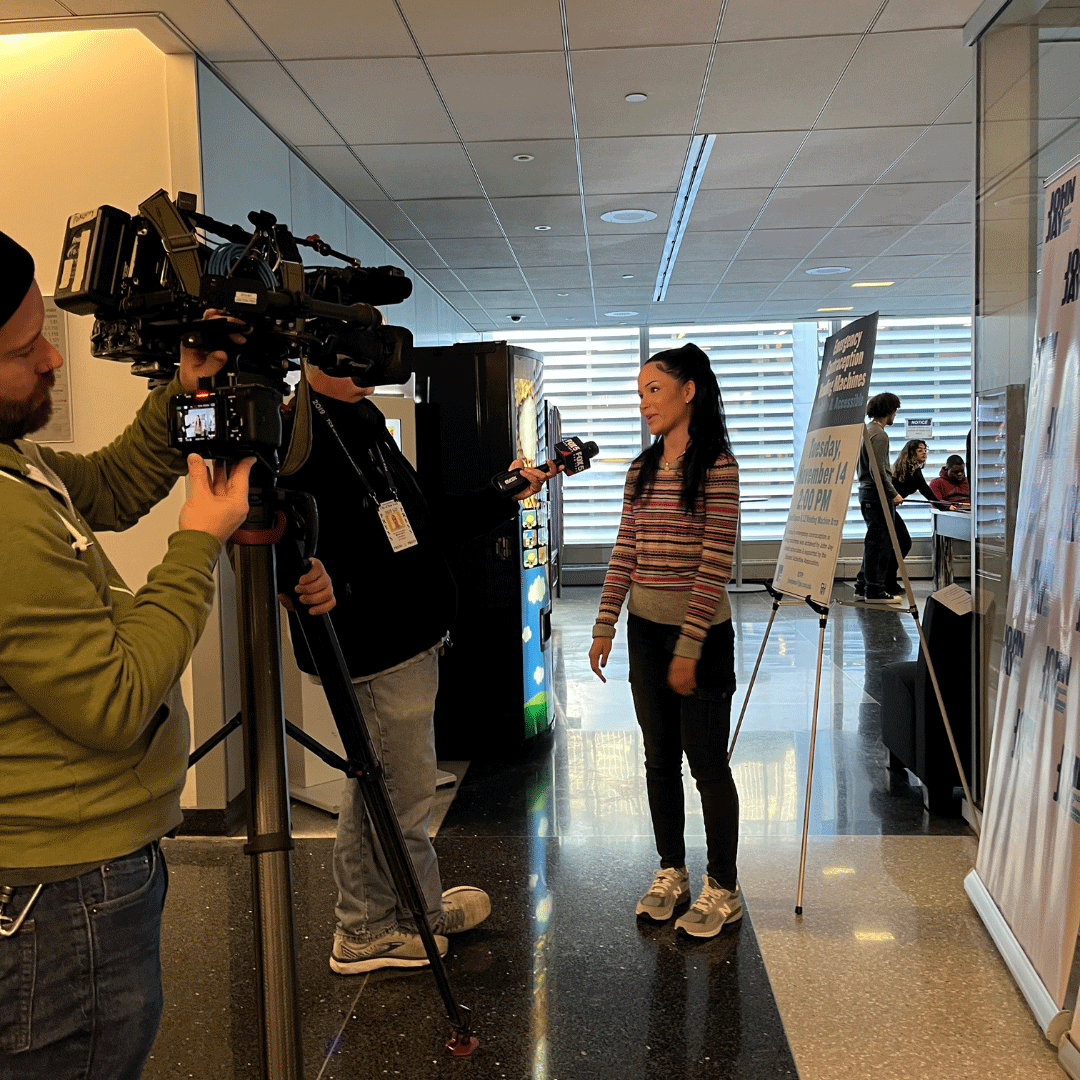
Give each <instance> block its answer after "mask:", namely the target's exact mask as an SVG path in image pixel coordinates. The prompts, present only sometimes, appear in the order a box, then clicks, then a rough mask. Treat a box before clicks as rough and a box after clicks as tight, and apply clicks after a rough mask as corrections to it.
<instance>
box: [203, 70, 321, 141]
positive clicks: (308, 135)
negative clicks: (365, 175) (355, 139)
mask: <svg viewBox="0 0 1080 1080" xmlns="http://www.w3.org/2000/svg"><path fill="white" fill-rule="evenodd" d="M216 70H217V72H218V73H219V74H220V75H221V77H222V78H223V79H224V80H225V81H226V82H227V83H228V84H229V85H230V86H231V87H232V88H233V89H234V90H235V91H236V92H237V93H238V94H239V95H240V97H241V98H243V99H244V101H246V102H247V103H248V105H250V106H251V108H252V109H254V110H255V112H257V113H258V114H259V115H260V116H261V117H262V118H263V119H264V120H265V121H266V122H267V123H268V124H269V125H270V127H272V128H273V129H274V130H275V131H276V132H277V133H278V134H279V135H280V136H282V138H284V139H287V140H288V141H289V142H291V143H293V145H295V146H304V145H307V144H309V143H311V144H315V143H319V144H329V143H335V142H338V141H339V139H338V134H337V132H336V131H334V129H333V128H332V127H331V126H330V124H328V123H327V121H326V119H325V117H323V116H322V115H320V113H319V110H318V109H317V108H315V106H314V105H312V104H311V102H310V101H309V100H308V98H307V97H306V95H305V94H304V93H303V91H302V90H301V89H300V88H299V87H298V86H297V85H296V83H295V82H293V80H292V79H291V78H290V77H289V74H288V72H286V71H285V70H284V69H283V68H282V67H281V65H280V64H278V63H276V62H275V61H273V60H266V61H263V60H253V61H244V62H241V63H227V64H218V65H217V66H216Z"/></svg>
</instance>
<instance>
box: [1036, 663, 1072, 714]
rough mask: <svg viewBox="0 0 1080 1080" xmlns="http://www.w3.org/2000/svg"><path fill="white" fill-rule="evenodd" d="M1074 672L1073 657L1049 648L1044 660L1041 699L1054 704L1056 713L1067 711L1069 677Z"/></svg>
mask: <svg viewBox="0 0 1080 1080" xmlns="http://www.w3.org/2000/svg"><path fill="white" fill-rule="evenodd" d="M1071 672H1072V657H1071V656H1069V655H1068V654H1067V653H1063V652H1058V650H1057V649H1051V648H1049V647H1047V650H1046V658H1045V659H1044V660H1043V670H1042V688H1041V689H1040V691H1039V697H1040V698H1041V699H1042V700H1043V701H1045V702H1050V701H1053V703H1054V712H1058V713H1063V712H1064V711H1065V698H1066V697H1067V695H1068V693H1069V675H1070V674H1071Z"/></svg>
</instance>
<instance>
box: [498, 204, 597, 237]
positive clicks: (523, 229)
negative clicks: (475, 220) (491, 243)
mask: <svg viewBox="0 0 1080 1080" xmlns="http://www.w3.org/2000/svg"><path fill="white" fill-rule="evenodd" d="M491 205H492V206H493V207H494V208H495V213H496V214H497V215H498V217H499V221H500V222H501V223H502V227H503V228H504V229H505V230H506V235H507V236H528V235H530V234H534V233H535V232H536V226H537V225H550V226H551V232H553V233H556V234H558V235H559V236H580V235H582V234H583V229H582V224H581V199H580V198H579V197H578V196H577V195H530V196H526V197H524V198H519V199H492V200H491Z"/></svg>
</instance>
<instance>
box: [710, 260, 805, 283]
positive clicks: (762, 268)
mask: <svg viewBox="0 0 1080 1080" xmlns="http://www.w3.org/2000/svg"><path fill="white" fill-rule="evenodd" d="M798 265H799V260H798V259H736V260H735V262H734V263H732V266H731V269H730V270H729V271H728V272H727V275H726V276H725V278H724V285H734V284H737V283H738V282H743V281H749V282H760V283H765V284H767V283H770V282H773V283H774V282H777V281H783V280H784V278H786V277H787V276H788V274H790V273H791V271H792V270H794V269H795V267H796V266H798ZM721 287H723V286H721Z"/></svg>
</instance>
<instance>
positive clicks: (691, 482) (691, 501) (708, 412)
mask: <svg viewBox="0 0 1080 1080" xmlns="http://www.w3.org/2000/svg"><path fill="white" fill-rule="evenodd" d="M645 363H647V364H656V365H657V366H658V367H659V368H660V370H661V371H663V372H665V373H667V374H668V375H670V376H671V377H672V378H673V379H675V381H676V382H677V383H678V384H679V385H680V386H683V385H685V384H686V383H688V382H693V384H694V398H693V402H692V409H691V412H690V440H689V442H688V444H687V447H686V453H685V454H683V459H682V475H683V485H682V504H683V507H684V509H685V510H686V511H687V512H688V513H691V514H693V513H696V512H697V506H698V502H699V501H700V499H701V497H702V492H703V491H704V489H705V474H706V472H707V471H708V470H709V468H710V467H711V466H713V465H714V464H716V461H717V459H718V458H720V457H721V456H723V455H725V454H727V455H731V441H730V440H729V439H728V432H727V424H726V423H725V422H724V401H723V398H721V396H720V386H719V385H718V383H717V381H716V376H715V375H714V374H713V370H712V366H711V365H710V364H709V358H708V356H706V355H705V353H704V352H702V351H701V349H699V348H698V347H697V346H696V345H694V344H693V343H692V342H687V343H686V344H685V345H683V346H682V348H680V349H665V350H664V351H663V352H658V353H657V354H656V355H655V356H651V357H649V359H648V360H646V361H645ZM643 366H644V365H643ZM663 452H664V440H663V437H661V438H659V439H657V440H656V441H655V442H654V443H653V444H652V446H650V447H649V448H648V449H647V450H643V451H642V452H641V454H640V455H639V456H638V457H637V458H636V459H635V460H637V461H639V462H640V463H641V468H640V470H639V471H638V474H637V479H636V481H635V483H634V496H633V497H634V499H635V500H638V499H641V498H643V497H644V495H645V493H646V492H647V491H648V490H649V489H650V488H651V487H652V484H653V481H654V480H655V479H656V473H657V470H658V468H659V466H660V457H661V455H662V454H663Z"/></svg>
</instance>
